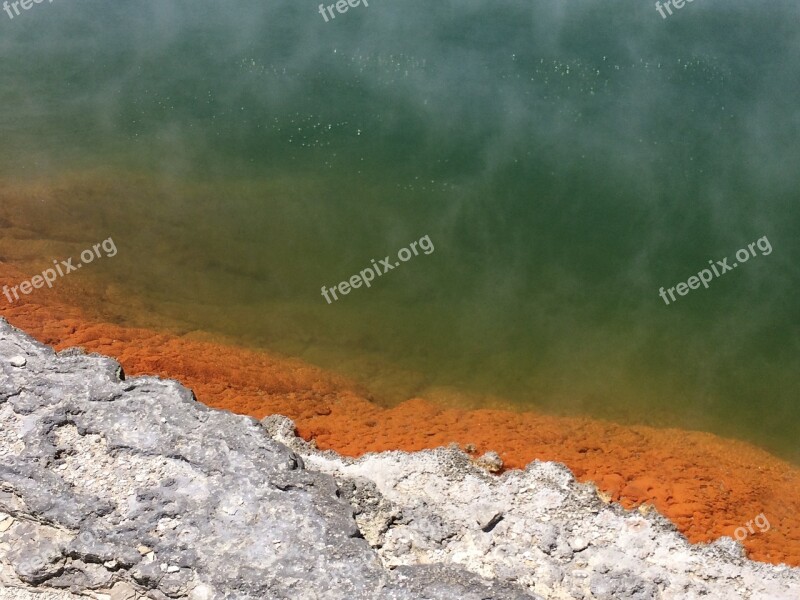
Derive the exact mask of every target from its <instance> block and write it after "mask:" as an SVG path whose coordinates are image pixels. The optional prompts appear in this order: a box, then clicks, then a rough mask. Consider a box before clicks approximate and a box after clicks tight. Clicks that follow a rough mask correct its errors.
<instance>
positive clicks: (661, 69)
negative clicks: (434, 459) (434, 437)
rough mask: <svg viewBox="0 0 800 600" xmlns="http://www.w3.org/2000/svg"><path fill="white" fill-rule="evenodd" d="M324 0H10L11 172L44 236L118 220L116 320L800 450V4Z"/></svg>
mask: <svg viewBox="0 0 800 600" xmlns="http://www.w3.org/2000/svg"><path fill="white" fill-rule="evenodd" d="M120 4H121V3H120ZM317 4H318V3H317ZM317 4H315V3H314V2H296V1H292V2H289V1H278V2H270V3H269V4H268V5H265V3H263V2H255V1H247V0H245V1H241V2H238V3H236V4H235V5H234V4H228V3H219V2H211V1H210V0H192V2H188V1H178V0H176V1H172V2H156V1H155V0H143V1H140V2H137V3H136V4H135V6H130V7H125V6H113V7H112V6H109V5H108V3H105V2H99V1H87V2H82V3H77V2H76V3H67V2H62V3H54V4H52V5H47V4H41V5H35V6H34V9H32V10H30V11H29V12H27V13H25V14H23V15H21V16H19V17H17V18H15V19H14V20H9V19H6V17H4V16H2V13H0V78H2V82H3V85H2V88H1V89H0V101H1V102H0V105H2V106H3V111H2V113H0V131H1V132H2V148H1V149H0V175H2V178H3V181H4V182H5V184H9V185H10V184H13V185H30V184H31V182H35V183H36V184H37V185H40V186H41V188H40V190H41V191H40V192H39V196H37V197H36V198H34V199H31V200H30V203H29V204H30V205H29V206H27V207H26V209H25V210H26V211H27V213H26V214H29V215H31V216H30V219H31V221H30V224H29V228H30V230H31V231H33V232H35V233H37V234H39V235H41V236H43V237H49V238H54V239H58V240H61V241H62V242H64V243H65V244H67V245H68V246H69V247H74V249H75V251H80V250H81V249H83V248H84V247H86V243H89V244H91V243H94V242H98V241H100V240H102V239H105V238H107V237H109V236H113V238H114V240H115V242H116V245H117V247H118V248H119V254H118V255H117V256H116V257H114V258H113V259H109V260H108V261H106V262H104V263H102V264H100V263H98V265H97V267H96V268H94V267H93V269H92V272H91V273H88V272H86V271H88V270H85V271H84V272H82V273H81V274H79V275H75V277H85V278H86V281H87V282H91V283H92V285H95V286H96V290H97V294H98V296H101V297H102V296H103V294H105V293H106V291H104V290H107V289H110V288H109V287H108V286H111V288H113V289H123V290H124V294H123V296H124V298H125V301H117V302H112V301H110V300H109V302H108V303H107V304H106V308H105V310H106V311H107V313H108V315H109V317H110V318H113V319H115V320H117V321H119V322H124V323H131V324H137V323H143V324H144V323H147V322H148V319H152V318H154V316H162V317H164V318H165V319H172V320H175V321H178V322H180V323H182V327H183V328H184V330H185V331H191V330H193V329H200V330H204V331H210V332H215V333H219V334H224V335H226V336H230V337H232V338H234V339H236V340H237V341H238V342H239V343H241V344H243V345H249V346H256V347H262V348H267V349H270V350H277V351H280V352H283V353H286V354H289V355H292V356H299V357H302V358H304V359H305V360H308V361H310V362H312V363H315V364H319V365H322V366H324V367H327V368H332V369H336V370H338V371H340V372H343V373H346V374H348V375H352V376H354V377H356V378H357V379H359V380H360V381H361V382H363V383H364V384H365V385H366V386H367V387H368V388H369V389H370V391H371V392H372V393H373V395H374V398H375V400H376V401H378V402H381V403H386V404H391V403H395V402H399V401H401V400H404V399H406V398H409V397H412V396H414V395H416V394H429V395H431V396H432V397H437V398H449V399H452V398H453V397H461V398H462V400H461V402H463V403H464V404H469V405H481V404H487V405H488V404H492V403H494V402H496V401H497V399H498V398H500V399H506V400H508V401H510V402H512V403H514V404H516V405H519V406H520V407H523V408H533V409H536V410H543V411H547V412H552V413H559V414H589V415H593V416H597V417H604V418H612V419H616V420H619V421H623V422H634V423H649V424H654V425H659V426H679V427H685V428H693V429H704V430H708V431H712V432H715V433H718V434H721V435H726V436H733V437H738V438H741V439H746V440H751V441H753V442H755V443H757V444H759V445H761V446H763V447H765V448H768V449H770V450H771V451H773V452H775V453H778V454H780V455H782V456H785V457H787V458H790V459H792V460H795V461H797V460H799V459H800V453H799V451H798V449H797V444H796V439H797V435H798V433H800V431H799V429H800V416H799V415H798V395H799V393H800V368H799V367H800V334H799V332H800V330H799V329H798V317H799V316H800V314H799V313H800V311H798V302H797V294H798V289H799V288H800V243H798V236H797V231H798V225H800V207H798V200H799V199H800V174H798V173H799V172H798V164H800V144H798V139H800V138H799V137H798V133H800V112H798V109H797V106H798V101H797V98H798V91H800V79H798V77H797V73H798V68H799V67H800V34H798V29H797V23H798V22H799V21H798V17H800V9H799V8H798V5H797V4H796V3H794V2H788V1H777V2H770V3H769V4H766V3H761V4H759V5H755V4H754V3H751V2H743V1H735V2H730V1H725V2H722V1H716V0H702V1H701V0H698V1H697V2H695V3H693V4H691V5H688V4H687V5H686V6H685V7H684V9H683V10H681V11H680V12H679V13H676V14H675V15H673V16H672V17H670V18H669V19H667V20H663V19H662V18H661V17H660V16H659V15H658V13H657V12H656V11H655V10H654V9H653V8H652V6H650V3H643V4H641V3H637V4H633V3H625V2H604V3H602V4H600V3H596V2H581V3H577V4H575V5H574V6H573V5H571V4H572V3H570V4H569V5H567V4H564V3H561V2H555V1H553V2H537V3H530V2H522V1H501V2H495V3H488V2H474V1H470V2H451V1H444V2H440V3H436V5H435V6H431V5H430V3H425V2H421V1H418V0H404V2H385V1H384V2H378V1H377V0H376V1H375V2H372V3H370V5H369V7H363V6H361V7H358V8H356V9H352V10H351V11H350V12H348V13H347V14H345V15H342V16H340V17H339V18H337V19H336V20H335V21H331V22H329V23H326V22H324V21H323V19H322V18H321V17H320V15H319V14H318V13H317V12H316V11H317ZM3 19H5V20H3ZM37 202H40V203H41V204H37ZM426 235H427V236H429V237H430V240H431V241H432V243H433V245H434V247H435V250H434V251H433V252H432V253H430V254H427V255H426V254H423V253H420V255H419V256H416V257H414V258H412V259H411V260H409V261H408V262H406V263H404V264H402V265H401V266H400V267H398V268H396V269H394V270H393V271H391V272H389V273H386V274H385V275H384V276H382V277H381V278H379V279H376V281H375V282H373V285H372V287H370V288H369V289H366V288H364V287H361V288H359V289H356V290H353V291H352V292H351V293H350V294H348V295H347V296H345V297H343V298H341V299H340V300H338V301H336V302H333V303H332V304H330V305H329V304H327V303H326V301H325V299H324V298H323V297H322V295H321V291H320V288H321V286H323V285H324V286H326V287H328V288H331V287H334V286H336V284H338V282H340V281H343V280H348V279H349V278H350V277H351V276H352V275H354V274H357V273H359V272H360V271H361V270H363V269H366V268H368V267H369V266H370V265H371V260H372V259H376V260H378V261H379V260H380V259H382V258H383V257H385V256H387V255H390V256H391V257H392V262H395V260H396V259H395V258H394V257H395V256H396V253H397V251H398V249H400V248H402V247H405V246H407V245H408V244H409V243H410V242H412V241H416V240H419V239H420V238H422V237H423V236H426ZM764 236H766V237H767V239H768V241H769V243H770V245H771V247H772V249H773V250H772V252H771V253H769V254H768V255H762V252H760V251H758V250H756V252H757V256H755V257H753V258H750V260H748V261H747V263H746V264H742V265H740V266H739V267H737V268H736V269H735V270H734V271H731V272H728V273H726V274H725V275H723V276H721V277H720V278H715V279H714V280H713V281H712V282H711V284H710V287H709V289H707V290H706V289H703V288H700V289H697V290H692V291H691V292H689V293H688V294H687V295H686V296H683V297H678V299H677V300H676V301H675V302H674V303H671V304H670V305H669V306H668V305H666V304H665V303H664V301H663V300H662V299H661V298H660V297H659V289H660V288H661V287H665V288H669V287H674V286H676V284H677V283H679V282H681V281H686V280H687V279H688V278H689V277H690V276H692V275H695V274H697V273H698V272H699V271H700V270H701V269H703V268H706V267H707V266H708V261H709V260H721V259H723V258H724V257H729V261H728V262H729V263H731V262H733V261H734V260H735V259H734V258H733V256H734V254H735V252H736V251H737V250H739V249H740V248H744V247H746V246H747V244H749V243H752V242H755V241H756V240H757V239H759V238H762V237H764ZM52 258H53V257H52V256H49V255H47V256H42V261H43V267H45V266H47V264H48V263H49V261H50V260H51V259H52ZM459 395H460V396H459Z"/></svg>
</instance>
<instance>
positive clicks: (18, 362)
mask: <svg viewBox="0 0 800 600" xmlns="http://www.w3.org/2000/svg"><path fill="white" fill-rule="evenodd" d="M8 362H9V363H11V366H12V367H19V368H22V367H24V366H25V365H27V364H28V361H27V359H26V358H25V357H24V356H20V355H17V356H12V357H11V359H10V360H9V361H8Z"/></svg>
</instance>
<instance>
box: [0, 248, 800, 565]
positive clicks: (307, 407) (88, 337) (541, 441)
mask: <svg viewBox="0 0 800 600" xmlns="http://www.w3.org/2000/svg"><path fill="white" fill-rule="evenodd" d="M28 277H29V275H26V274H24V273H22V272H20V271H18V270H16V269H15V268H13V267H10V266H9V265H6V264H2V263H0V286H2V285H6V284H7V285H17V284H18V283H19V282H20V281H23V280H24V279H27V278H28ZM64 287H67V286H64ZM61 296H62V297H63V296H64V295H63V294H61ZM43 300H46V301H47V304H42V303H41V302H42V301H43ZM37 302H38V303H37ZM75 304H77V302H70V301H65V300H63V298H62V299H61V300H59V296H58V295H57V294H56V290H42V291H40V292H39V294H38V295H31V296H30V297H24V298H23V301H20V302H18V303H15V304H13V305H11V304H9V303H8V302H7V301H6V300H5V298H3V297H0V316H3V317H5V318H6V319H7V320H8V321H9V322H10V323H12V324H13V325H15V326H16V327H18V328H20V329H23V330H24V331H26V332H28V333H29V334H31V335H33V336H34V337H35V338H37V339H38V340H39V341H41V342H44V343H46V344H50V345H52V346H54V347H55V348H56V349H63V348H67V347H70V346H81V347H83V348H85V349H86V350H88V351H93V352H99V353H102V354H105V355H109V356H113V357H115V358H116V359H117V360H119V362H120V363H121V364H122V366H123V368H124V369H125V371H126V373H127V374H128V375H140V374H153V375H159V376H161V377H168V378H173V379H177V380H179V381H181V382H182V383H183V384H184V385H186V386H187V387H189V388H191V389H193V390H194V392H195V394H196V396H197V398H198V399H199V400H200V401H202V402H204V403H205V404H207V405H209V406H213V407H216V408H221V409H228V410H231V411H233V412H237V413H242V414H247V415H251V416H253V417H256V418H262V417H264V416H265V415H269V414H276V413H278V414H283V415H286V416H288V417H289V418H291V419H293V420H294V422H295V423H296V426H297V432H298V434H299V435H300V436H302V437H303V438H305V439H308V440H310V439H313V440H315V441H316V444H317V446H318V447H319V448H321V449H332V450H335V451H337V452H339V453H342V454H345V455H349V456H359V455H361V454H364V453H366V452H373V451H383V450H407V451H413V450H421V449H425V448H434V447H437V446H442V445H447V444H450V443H453V442H455V443H457V444H459V445H460V446H461V447H462V448H463V447H464V446H466V445H467V444H473V445H474V446H475V447H476V448H477V452H478V453H483V452H486V451H489V450H494V451H496V452H498V453H499V454H500V456H501V457H502V459H503V461H504V462H505V465H506V467H507V468H524V467H525V465H526V464H528V463H529V462H531V461H533V460H535V459H539V460H552V461H558V462H561V463H564V464H565V465H567V466H568V467H569V468H570V469H571V470H572V472H573V473H574V474H575V476H576V477H577V478H578V479H579V480H580V481H584V482H594V483H595V484H596V486H597V487H598V488H599V489H600V490H601V491H603V492H604V493H605V494H607V495H608V496H610V497H611V498H612V499H613V500H615V501H617V502H619V503H621V504H622V505H623V506H625V507H626V508H633V507H635V506H638V505H642V504H645V503H649V504H652V505H653V506H655V508H656V509H657V510H658V511H659V512H660V513H661V514H663V515H665V516H666V517H667V518H669V519H670V520H671V521H672V522H673V523H675V525H676V526H677V527H678V529H679V530H680V531H681V532H682V533H683V534H684V535H686V537H687V538H688V539H689V540H691V541H692V542H707V541H711V540H714V539H716V538H718V537H720V536H723V535H728V536H731V537H732V536H733V532H734V530H735V529H736V528H737V527H742V526H745V525H746V523H747V522H748V521H750V520H752V519H754V518H755V517H756V516H757V515H759V514H760V513H764V514H765V515H766V517H767V518H768V520H769V522H770V525H771V528H770V529H769V530H768V531H766V532H761V531H759V529H758V528H755V533H754V534H751V535H749V536H748V537H747V538H746V539H745V540H744V542H743V543H744V546H745V547H746V549H747V552H748V555H749V556H750V558H753V559H755V560H761V561H765V562H771V563H776V564H777V563H786V564H789V565H793V566H800V469H798V468H797V467H795V466H793V465H791V464H788V463H786V462H784V461H781V460H779V459H777V458H775V457H773V456H772V455H770V454H769V453H767V452H765V451H763V450H760V449H758V448H756V447H754V446H752V445H750V444H747V443H745V442H739V441H735V440H729V439H723V438H719V437H717V436H714V435H712V434H708V433H702V432H694V431H683V430H676V429H655V428H652V427H644V426H640V427H637V426H622V425H617V424H614V423H610V422H604V421H598V420H593V419H588V418H574V417H572V418H570V417H554V416H547V415H541V414H536V413H532V412H524V413H522V412H514V411H510V410H489V409H481V410H459V409H454V408H445V407H442V406H439V405H436V404H434V403H432V402H429V401H426V400H424V399H421V398H416V399H411V400H409V401H407V402H405V403H403V404H400V405H399V406H396V407H394V408H382V407H379V406H377V405H375V404H373V403H371V402H370V401H369V400H368V399H367V397H368V395H367V393H366V392H365V391H364V390H363V389H361V388H360V387H359V386H358V385H357V384H355V383H353V382H351V381H348V380H347V379H345V378H344V377H340V376H338V375H336V374H333V373H330V372H327V371H324V370H322V369H319V368H316V367H313V366H310V365H308V364H305V363H303V362H302V361H299V360H292V359H286V358H281V357H277V356H273V355H270V354H268V353H265V352H259V351H254V350H248V349H244V348H239V347H236V346H232V345H224V344H219V343H214V342H211V341H206V340H203V339H197V337H196V336H193V337H187V336H178V335H172V334H167V333H158V332H156V331H153V330H149V329H136V328H130V327H122V326H118V325H113V324H109V323H104V322H101V321H100V320H99V319H92V318H91V317H90V316H88V315H87V314H86V313H85V312H84V311H82V310H81V309H79V308H77V307H76V306H75Z"/></svg>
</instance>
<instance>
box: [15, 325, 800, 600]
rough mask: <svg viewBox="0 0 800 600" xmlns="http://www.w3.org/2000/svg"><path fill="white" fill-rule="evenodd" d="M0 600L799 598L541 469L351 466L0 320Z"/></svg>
mask: <svg viewBox="0 0 800 600" xmlns="http://www.w3.org/2000/svg"><path fill="white" fill-rule="evenodd" d="M0 586H2V587H0V599H3V600H5V599H18V598H19V599H21V598H26V599H27V598H38V599H41V600H48V599H60V598H75V597H93V598H100V599H105V600H109V599H111V600H123V599H125V600H130V599H134V598H140V597H141V598H145V597H146V598H154V599H165V598H190V599H192V600H202V599H207V600H211V599H217V598H231V599H234V598H235V599H242V600H245V599H254V600H255V599H270V598H275V599H283V598H286V599H290V598H291V599H293V600H294V599H302V600H305V599H309V600H317V599H319V600H327V599H340V598H341V599H344V598H358V599H362V598H363V599H368V600H379V599H380V600H383V599H386V600H391V599H406V598H409V599H411V598H414V599H416V598H419V599H423V598H425V599H434V598H435V599H439V598H441V599H443V600H444V599H455V598H458V599H464V600H472V599H475V600H479V599H494V600H504V599H510V600H511V599H513V600H522V599H524V598H548V599H550V598H553V599H559V598H564V599H572V598H598V599H612V598H613V599H615V600H616V599H622V598H640V599H643V600H644V599H650V598H676V599H677V598H680V599H686V598H695V597H698V598H699V597H701V596H702V597H704V598H719V599H721V600H722V599H724V600H729V599H732V598H744V597H747V598H752V599H762V598H763V599H764V600H766V599H769V600H780V599H786V600H789V599H794V598H797V597H800V569H794V568H789V567H785V566H773V565H769V564H764V563H757V562H753V561H750V560H747V559H746V558H744V554H743V551H742V548H741V546H740V545H739V544H737V543H735V542H733V541H732V540H730V539H727V538H723V539H722V540H719V541H717V542H715V543H713V544H709V545H695V546H693V545H691V544H689V543H688V542H687V541H686V540H685V538H684V537H683V536H682V535H680V534H679V533H678V532H677V531H676V530H675V528H674V526H673V525H672V524H671V523H669V522H668V521H667V520H666V519H664V518H662V517H661V516H659V515H658V514H656V513H655V512H652V511H651V512H649V513H644V512H643V511H633V512H626V511H624V510H623V509H622V508H620V507H619V506H617V505H615V504H608V503H606V502H604V501H603V500H602V499H601V498H600V496H598V494H597V493H596V491H595V489H594V488H593V487H592V486H590V485H586V484H580V483H577V482H576V481H575V479H574V478H573V476H572V475H571V474H570V472H569V471H568V470H567V469H566V468H565V467H563V466H561V465H559V464H557V463H544V462H534V463H531V464H530V465H529V466H528V467H527V468H526V469H525V470H524V471H509V472H507V473H505V474H504V475H502V476H500V477H496V476H492V475H490V474H488V473H487V472H486V471H485V470H483V469H481V468H480V467H478V466H476V465H474V464H473V463H471V462H470V460H469V458H468V457H467V455H465V454H463V453H462V452H461V451H460V450H458V449H456V448H443V449H438V450H428V451H423V452H417V453H404V452H386V453H381V454H369V455H366V456H364V457H362V458H360V459H349V458H344V457H341V456H339V455H337V454H335V453H333V452H320V451H317V450H316V449H315V448H314V447H313V446H312V445H309V444H307V443H306V442H304V441H303V440H301V439H300V438H297V437H295V435H294V426H293V424H292V422H291V421H289V420H288V419H287V418H285V417H280V416H271V417H267V418H265V419H264V420H263V421H262V422H260V423H259V422H258V421H257V420H255V419H253V418H250V417H243V416H238V415H234V414H232V413H229V412H223V411H218V410H214V409H211V408H208V407H206V406H205V405H203V404H201V403H199V402H197V401H196V400H195V399H194V397H193V395H192V393H191V392H190V391H188V390H187V389H185V388H184V387H182V386H181V385H180V384H178V383H176V382H174V381H166V380H161V379H158V378H155V377H136V378H132V379H128V380H126V379H125V378H124V374H123V373H122V369H121V368H120V366H119V364H118V363H117V362H116V361H114V360H112V359H110V358H106V357H102V356H99V355H87V354H84V353H83V352H82V351H80V350H77V349H70V350H65V351H62V352H60V353H56V352H55V351H53V350H52V349H51V348H49V347H47V346H44V345H42V344H39V343H38V342H36V341H34V340H33V339H31V338H30V337H28V336H27V335H26V334H24V333H22V332H20V331H19V330H16V329H14V328H13V327H11V326H10V325H8V324H7V323H6V322H5V321H4V320H2V319H0Z"/></svg>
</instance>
